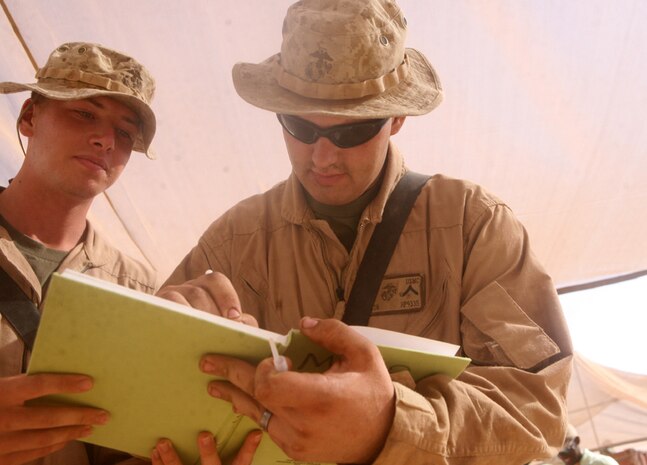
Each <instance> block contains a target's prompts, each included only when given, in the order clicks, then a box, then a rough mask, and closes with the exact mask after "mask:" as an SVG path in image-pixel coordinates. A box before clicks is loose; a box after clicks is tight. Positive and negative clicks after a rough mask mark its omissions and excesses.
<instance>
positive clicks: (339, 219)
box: [306, 177, 382, 252]
mask: <svg viewBox="0 0 647 465" xmlns="http://www.w3.org/2000/svg"><path fill="white" fill-rule="evenodd" d="M381 179H382V178H381V177H379V178H378V182H375V183H373V186H371V187H370V188H369V189H368V190H367V191H366V192H364V193H363V194H362V195H361V196H359V197H358V198H357V199H356V200H353V201H352V202H350V203H347V204H346V205H326V204H323V203H320V202H317V201H316V200H315V199H313V198H312V197H311V196H310V194H308V193H307V192H306V200H307V202H308V205H309V206H310V208H312V211H313V212H314V214H315V218H317V219H319V220H325V221H326V222H327V223H328V224H329V225H330V228H331V229H332V230H333V232H334V233H335V236H337V238H338V239H339V241H340V242H341V243H342V244H343V245H344V247H345V248H346V250H347V251H349V252H350V249H352V248H353V243H354V242H355V237H356V236H357V224H358V223H359V219H360V217H361V215H362V212H363V211H364V209H365V208H366V207H367V205H368V204H369V203H370V202H371V200H373V199H374V198H375V196H376V195H377V193H378V191H379V190H380V186H381V184H382V183H381Z"/></svg>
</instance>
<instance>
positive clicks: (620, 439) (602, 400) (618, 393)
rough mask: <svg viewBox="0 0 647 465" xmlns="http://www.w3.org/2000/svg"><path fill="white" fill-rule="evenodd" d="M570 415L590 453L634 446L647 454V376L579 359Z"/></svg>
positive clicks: (576, 364) (569, 406)
mask: <svg viewBox="0 0 647 465" xmlns="http://www.w3.org/2000/svg"><path fill="white" fill-rule="evenodd" d="M568 411H569V420H570V422H571V423H572V424H573V425H574V426H575V427H576V428H577V432H578V433H579V435H580V438H581V441H582V445H583V446H585V447H586V448H588V449H600V448H609V447H611V446H615V449H616V450H622V448H623V446H624V445H625V444H631V447H633V448H635V449H642V450H647V375H639V374H633V373H627V372H622V371H618V370H613V369H610V368H606V367H603V366H601V365H599V364H596V363H594V362H592V361H591V360H587V359H586V358H584V357H582V356H581V355H576V357H575V364H574V371H573V379H572V381H571V385H570V387H569V393H568ZM612 448H613V447H612Z"/></svg>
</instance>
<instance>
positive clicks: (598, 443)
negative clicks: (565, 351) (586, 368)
mask: <svg viewBox="0 0 647 465" xmlns="http://www.w3.org/2000/svg"><path fill="white" fill-rule="evenodd" d="M573 368H575V375H576V377H577V384H578V386H579V387H580V392H581V393H582V399H584V404H585V405H586V413H587V414H588V416H589V422H590V423H591V430H592V431H593V436H594V437H595V444H596V445H597V446H598V448H600V447H601V446H600V438H599V437H598V432H597V430H596V429H595V422H594V421H593V415H592V414H591V407H590V406H589V400H588V399H587V398H586V393H585V392H584V386H582V378H581V377H580V370H579V368H578V367H577V364H576V363H575V361H574V362H573Z"/></svg>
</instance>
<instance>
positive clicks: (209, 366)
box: [200, 359, 216, 373]
mask: <svg viewBox="0 0 647 465" xmlns="http://www.w3.org/2000/svg"><path fill="white" fill-rule="evenodd" d="M200 369H201V370H202V371H204V372H205V373H213V371H214V370H215V369H216V366H215V365H214V364H213V363H211V362H210V361H209V360H206V359H202V360H201V361H200Z"/></svg>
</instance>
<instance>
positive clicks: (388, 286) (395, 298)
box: [372, 274, 425, 316]
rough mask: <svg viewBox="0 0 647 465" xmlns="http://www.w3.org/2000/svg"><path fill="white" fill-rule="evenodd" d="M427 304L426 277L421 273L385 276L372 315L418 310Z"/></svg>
mask: <svg viewBox="0 0 647 465" xmlns="http://www.w3.org/2000/svg"><path fill="white" fill-rule="evenodd" d="M424 306H425V278H424V276H423V275H421V274H408V275H400V276H385V277H384V279H383V280H382V284H381V285H380V290H379V291H378V292H377V296H376V297H375V303H374V304H373V312H372V315H373V316H376V315H389V314H392V313H409V312H417V311H418V310H420V309H422V308H424Z"/></svg>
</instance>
